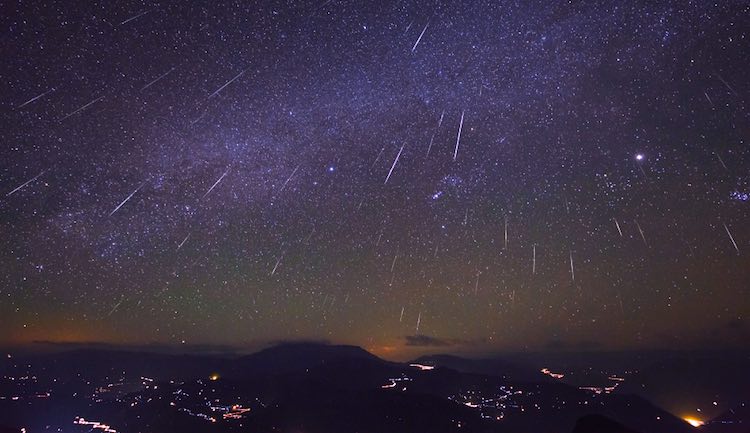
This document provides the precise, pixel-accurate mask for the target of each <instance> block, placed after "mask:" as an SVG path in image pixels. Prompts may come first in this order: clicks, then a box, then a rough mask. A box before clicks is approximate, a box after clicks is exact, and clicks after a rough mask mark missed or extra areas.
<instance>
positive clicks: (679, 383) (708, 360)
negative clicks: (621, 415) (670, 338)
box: [617, 352, 750, 417]
mask: <svg viewBox="0 0 750 433" xmlns="http://www.w3.org/2000/svg"><path fill="white" fill-rule="evenodd" d="M748 366H750V354H748V352H742V353H737V352H730V353H725V352H714V353H712V352H704V353H692V354H674V355H672V356H670V357H668V358H665V359H662V360H658V361H656V362H654V363H652V364H651V365H650V366H648V367H645V368H643V369H642V370H641V371H640V372H639V373H637V374H635V375H633V376H631V377H629V378H628V380H627V381H625V382H624V383H623V384H622V386H620V387H618V390H617V391H618V392H622V393H632V394H637V395H640V396H643V397H644V398H646V399H648V400H650V401H653V402H654V403H656V404H658V405H660V406H662V407H664V408H666V409H667V410H670V411H673V412H675V413H679V411H680V410H684V408H696V407H698V408H701V409H702V411H703V413H704V415H707V416H709V417H715V416H718V415H719V414H720V413H721V412H722V411H723V410H726V406H724V408H722V407H718V406H715V405H714V404H713V402H714V401H719V402H728V403H729V404H730V407H733V406H735V405H738V404H740V403H741V402H747V401H750V375H748V374H747V369H748Z"/></svg>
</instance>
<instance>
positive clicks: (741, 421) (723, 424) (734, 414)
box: [701, 403, 750, 433]
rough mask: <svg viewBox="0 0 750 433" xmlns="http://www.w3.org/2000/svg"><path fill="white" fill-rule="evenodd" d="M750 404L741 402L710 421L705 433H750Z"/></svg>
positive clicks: (706, 425) (703, 428) (704, 430)
mask: <svg viewBox="0 0 750 433" xmlns="http://www.w3.org/2000/svg"><path fill="white" fill-rule="evenodd" d="M748 420H750V404H747V403H740V404H738V405H737V406H735V407H733V408H731V409H729V410H727V411H725V412H723V413H722V414H721V415H719V416H717V417H715V418H713V419H712V420H710V421H708V422H707V423H706V424H705V425H704V426H703V427H702V428H701V430H702V431H703V432H705V433H750V421H748Z"/></svg>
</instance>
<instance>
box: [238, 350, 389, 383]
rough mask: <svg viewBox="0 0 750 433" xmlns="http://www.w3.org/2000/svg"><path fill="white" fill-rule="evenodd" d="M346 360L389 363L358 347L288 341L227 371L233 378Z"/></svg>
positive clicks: (252, 355)
mask: <svg viewBox="0 0 750 433" xmlns="http://www.w3.org/2000/svg"><path fill="white" fill-rule="evenodd" d="M342 360H349V361H357V360H366V361H369V362H372V363H382V364H385V363H387V361H385V360H382V359H380V358H378V357H377V356H375V355H373V354H371V353H370V352H368V351H366V350H364V349H362V348H361V347H357V346H345V345H328V344H321V343H284V344H280V345H277V346H273V347H269V348H267V349H264V350H261V351H260V352H257V353H253V354H251V355H247V356H243V357H241V358H238V359H236V360H234V361H232V363H231V368H230V370H229V371H228V372H227V374H228V375H231V376H232V377H247V376H252V375H258V374H282V373H287V372H292V371H298V370H304V369H309V368H314V367H317V366H320V365H325V364H330V363H334V362H340V361H342Z"/></svg>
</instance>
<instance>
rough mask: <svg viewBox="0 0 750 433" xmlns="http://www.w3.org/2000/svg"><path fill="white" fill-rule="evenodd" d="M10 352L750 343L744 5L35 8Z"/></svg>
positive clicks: (8, 242)
mask: <svg viewBox="0 0 750 433" xmlns="http://www.w3.org/2000/svg"><path fill="white" fill-rule="evenodd" d="M9 8H10V13H8V10H6V13H5V14H4V15H5V16H4V17H3V18H0V21H1V22H2V32H3V44H2V48H0V50H1V52H2V57H3V62H2V63H3V64H2V66H0V71H2V73H1V74H0V76H2V81H1V82H0V95H2V96H0V125H2V127H1V128H0V139H1V140H2V146H1V147H0V190H1V191H0V269H1V271H0V317H2V322H3V326H2V327H0V343H5V344H27V343H31V342H35V341H36V342H38V341H50V342H58V343H64V342H106V343H112V344H152V343H153V344H163V345H176V346H180V345H184V346H185V347H197V346H199V345H203V346H230V347H251V346H254V345H258V344H265V343H268V342H273V341H281V340H299V339H303V340H327V341H332V342H339V343H351V344H358V345H361V346H363V347H365V348H367V349H370V350H372V351H374V352H375V353H377V354H380V355H383V356H391V357H399V356H406V355H407V354H411V353H421V352H430V351H518V350H547V349H551V350H610V349H646V348H684V349H689V348H695V347H706V345H712V346H715V347H733V346H738V345H741V344H742V343H743V341H745V342H746V341H747V339H748V336H750V327H749V326H750V325H749V324H748V314H750V296H748V287H750V260H748V257H750V228H749V227H750V226H749V223H750V150H748V138H747V136H748V131H749V130H748V120H750V119H749V116H748V114H749V111H748V92H749V91H750V85H748V80H747V62H748V58H750V37H749V36H748V29H750V6H749V5H748V3H747V2H732V1H729V2H724V1H722V2H715V3H714V2H702V1H698V2H687V1H672V2H619V1H596V2H594V1H591V2H586V1H584V2H547V1H529V2H499V1H487V0H484V1H479V0H477V1H474V0H471V1H422V0H399V1H395V0H386V1H382V2H380V1H378V2H355V1H344V0H327V1H326V0H315V1H312V0H310V1H307V0H304V1H273V0H269V1H259V2H235V3H220V4H215V3H213V2H205V3H204V2H160V3H151V2H132V1H123V2H79V4H77V5H76V4H75V2H50V1H38V2H24V3H21V2H19V3H17V4H12V5H11V6H9Z"/></svg>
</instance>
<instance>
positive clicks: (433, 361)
mask: <svg viewBox="0 0 750 433" xmlns="http://www.w3.org/2000/svg"><path fill="white" fill-rule="evenodd" d="M413 362H416V363H420V364H426V365H434V366H440V367H447V368H451V369H453V370H457V371H460V372H462V373H475V374H485V375H490V376H499V377H504V378H506V379H512V380H517V381H534V382H544V381H547V380H548V378H547V377H546V376H544V375H542V374H541V373H540V372H539V370H537V369H536V368H533V367H527V366H524V365H520V364H516V363H513V362H508V361H505V360H503V359H497V358H490V359H469V358H462V357H459V356H454V355H429V356H422V357H420V358H417V359H416V360H414V361H413Z"/></svg>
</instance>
